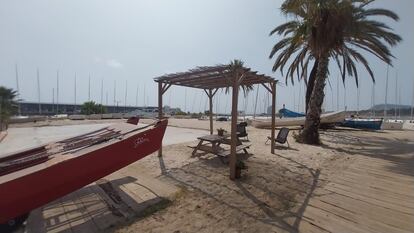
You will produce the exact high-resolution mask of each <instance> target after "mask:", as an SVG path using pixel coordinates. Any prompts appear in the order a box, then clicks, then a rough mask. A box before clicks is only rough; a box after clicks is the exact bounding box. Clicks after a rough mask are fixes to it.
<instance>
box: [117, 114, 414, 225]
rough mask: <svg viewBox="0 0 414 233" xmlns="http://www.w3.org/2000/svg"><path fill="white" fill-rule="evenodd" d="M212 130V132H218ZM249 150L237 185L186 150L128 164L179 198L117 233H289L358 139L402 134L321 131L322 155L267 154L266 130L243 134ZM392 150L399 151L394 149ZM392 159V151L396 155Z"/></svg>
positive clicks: (297, 151)
mask: <svg viewBox="0 0 414 233" xmlns="http://www.w3.org/2000/svg"><path fill="white" fill-rule="evenodd" d="M217 123H218V124H217ZM170 124H171V125H172V126H176V127H184V126H185V127H190V128H195V129H208V127H209V123H208V121H198V120H179V119H171V120H170ZM229 126H230V125H229V123H228V122H215V126H214V127H215V128H218V127H223V128H225V129H229ZM248 133H249V139H250V143H251V144H252V147H251V148H250V149H249V152H250V153H251V155H250V156H249V157H248V158H246V164H247V165H248V170H246V171H243V177H242V179H240V180H238V181H236V182H233V181H230V180H229V169H228V166H226V165H224V164H223V163H222V162H221V161H220V160H219V159H218V158H217V157H215V156H213V155H200V156H195V157H193V156H191V151H192V150H191V149H190V148H188V147H187V146H188V145H189V144H190V145H195V144H196V141H194V142H193V143H184V144H177V145H171V146H167V147H165V148H164V156H163V157H162V158H158V157H156V156H149V157H147V158H145V159H143V160H141V161H140V162H138V163H136V164H135V167H136V168H143V169H145V170H146V171H148V172H150V173H151V174H152V175H153V176H157V177H159V179H162V180H165V181H167V182H170V183H173V184H176V185H178V186H180V187H182V188H183V189H184V190H185V191H184V192H183V195H182V196H181V197H180V198H178V199H177V200H176V201H175V202H174V203H173V204H172V206H170V207H168V208H167V209H164V210H162V211H160V212H158V213H155V214H153V215H151V216H149V217H147V218H144V219H141V220H137V221H136V222H134V223H132V224H130V225H129V226H123V227H121V228H119V229H117V230H116V232H295V227H297V226H295V224H297V218H296V216H297V215H298V213H300V211H301V210H300V208H301V207H302V203H303V202H304V201H305V200H306V199H307V198H309V196H310V195H311V194H312V191H313V190H314V189H315V188H318V187H323V186H324V185H325V184H326V183H327V182H329V180H330V179H331V177H335V175H336V174H340V172H341V171H343V170H346V168H347V167H348V166H350V165H351V164H352V163H353V161H354V159H355V158H356V156H355V153H357V151H358V150H361V149H364V147H366V145H365V144H364V143H362V140H363V138H364V137H385V138H387V137H389V138H393V137H395V134H396V133H399V134H402V135H403V136H407V137H411V138H413V137H412V134H410V133H407V132H386V133H376V132H363V131H359V130H356V131H354V130H329V131H322V133H321V138H322V140H323V142H324V145H323V146H322V147H317V146H309V145H304V144H298V143H296V142H295V140H294V139H293V138H292V135H293V134H295V133H297V131H291V134H290V136H289V142H290V148H289V149H286V148H284V147H283V146H282V147H278V150H277V151H276V154H275V155H274V154H271V153H270V145H265V140H266V137H267V136H268V135H270V131H269V130H263V129H255V128H253V127H248ZM395 150H398V148H396V149H395ZM395 152H397V151H395Z"/></svg>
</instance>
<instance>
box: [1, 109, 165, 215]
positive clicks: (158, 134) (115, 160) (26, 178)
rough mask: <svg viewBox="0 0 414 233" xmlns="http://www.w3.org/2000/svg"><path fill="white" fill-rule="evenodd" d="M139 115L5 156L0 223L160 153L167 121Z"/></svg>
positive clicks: (3, 159) (2, 163)
mask: <svg viewBox="0 0 414 233" xmlns="http://www.w3.org/2000/svg"><path fill="white" fill-rule="evenodd" d="M137 123H138V118H136V117H135V119H134V118H132V119H129V120H128V121H127V122H123V123H118V124H113V125H110V126H108V127H105V128H102V129H99V130H96V131H93V132H89V133H87V134H83V135H80V136H77V137H73V138H69V139H65V140H62V141H58V142H53V143H49V144H46V145H43V146H40V147H36V148H32V149H29V150H25V151H21V152H18V153H14V154H9V155H7V156H6V157H2V158H0V197H1V198H0V223H6V222H8V223H10V222H12V223H13V222H22V221H21V219H22V218H24V217H23V216H27V214H28V213H29V212H30V211H31V210H33V209H35V208H38V207H40V206H42V205H45V204H47V203H49V202H51V201H53V200H56V199H58V198H59V197H62V196H64V195H66V194H68V193H71V192H73V191H75V190H77V189H80V188H82V187H83V186H85V185H87V184H90V183H92V182H94V181H96V180H98V179H100V178H102V177H104V176H107V175H109V174H111V173H113V172H115V171H117V170H119V169H121V168H123V167H125V166H127V165H129V164H131V163H133V162H135V161H137V160H140V159H142V158H144V157H145V156H147V155H149V154H151V153H153V152H155V151H157V150H158V149H159V148H160V146H161V142H162V139H163V137H164V133H165V129H166V127H167V124H168V121H167V120H161V121H157V122H155V123H153V124H150V125H147V126H145V127H137V126H136V124H137Z"/></svg>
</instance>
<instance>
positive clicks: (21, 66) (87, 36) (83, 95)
mask: <svg viewBox="0 0 414 233" xmlns="http://www.w3.org/2000/svg"><path fill="white" fill-rule="evenodd" d="M281 2H282V1H278V0H257V1H252V0H208V1H207V0H204V1H201V0H146V1H144V0H141V1H139V0H117V1H116V0H49V1H44V0H42V1H40V0H30V1H29V0H26V1H24V0H1V1H0V32H1V36H0V85H4V86H7V87H11V88H16V79H15V64H17V66H18V73H19V82H20V93H21V97H22V98H23V99H24V100H27V101H37V81H36V69H37V68H39V71H40V86H41V87H40V90H41V97H40V98H41V101H42V102H51V101H52V88H55V89H56V72H57V70H59V76H60V81H59V84H60V85H59V102H63V103H73V102H74V77H75V73H76V75H77V102H78V103H79V102H83V101H85V100H87V99H88V75H89V74H90V75H91V98H92V99H93V100H95V101H97V102H101V82H102V80H103V82H104V88H103V90H104V91H103V100H102V102H103V104H106V93H108V103H109V104H113V103H114V82H115V81H116V101H118V102H119V104H120V105H124V98H125V87H126V82H127V83H128V85H127V88H128V91H127V92H128V93H127V104H128V105H135V104H136V103H137V102H136V90H137V87H138V105H144V104H147V105H156V103H157V94H156V91H157V88H156V85H155V83H154V81H153V78H154V77H157V76H160V75H163V74H165V73H168V72H179V71H185V70H187V69H190V68H194V67H195V66H203V65H215V64H219V63H228V62H229V61H231V60H232V59H235V58H237V59H242V60H243V61H244V62H245V64H246V65H247V66H248V67H251V68H252V69H253V70H258V71H259V72H261V73H265V74H267V75H271V76H273V77H275V78H277V79H281V81H282V83H283V85H281V86H278V93H277V105H278V106H277V107H278V108H280V107H281V105H282V104H283V103H285V104H286V106H287V107H288V108H291V109H295V110H298V109H299V110H303V102H304V100H303V96H304V86H303V83H301V84H299V83H297V82H296V83H295V85H294V86H292V85H291V84H290V83H289V85H288V86H286V85H285V84H284V83H285V82H284V81H285V80H284V79H283V78H281V76H280V73H272V71H271V68H272V64H273V61H272V60H269V59H268V55H269V52H270V50H271V48H272V46H273V45H274V44H275V43H276V42H277V40H279V39H280V38H278V37H269V32H270V31H271V30H272V29H273V28H274V27H275V26H277V25H279V24H281V23H284V22H286V20H287V19H286V18H285V17H284V16H283V15H281V13H280V10H279V7H280V5H281ZM375 5H376V6H380V7H383V8H388V9H391V10H393V11H395V12H396V13H397V14H398V15H399V16H400V18H401V20H400V22H398V23H390V25H391V26H392V27H394V29H395V31H396V32H397V33H399V34H400V35H401V36H402V37H403V40H404V41H403V42H402V43H401V44H400V45H399V46H398V47H396V48H394V49H393V53H394V55H395V56H396V58H397V59H396V60H395V61H394V68H391V69H390V76H389V77H390V78H389V80H390V81H389V93H388V103H394V102H395V89H396V88H395V76H396V72H397V71H398V76H399V79H398V82H399V84H398V88H397V89H401V92H400V93H401V95H400V96H401V98H400V99H401V103H402V104H411V101H412V93H413V79H414V74H413V72H411V70H412V67H413V65H414V64H413V61H414V51H413V45H412V44H413V42H414V30H413V26H412V24H413V22H414V14H413V13H412V10H413V9H414V1H412V0H379V1H377V2H376V3H375ZM368 58H369V62H370V64H371V65H372V68H373V70H374V73H375V76H376V80H377V84H376V87H375V92H376V93H375V94H376V95H375V96H376V98H375V103H376V104H378V103H383V102H384V98H385V97H384V96H385V77H386V65H384V64H383V63H381V62H379V61H378V59H375V58H374V57H372V56H368ZM360 70H361V72H360V78H361V89H360V109H363V108H368V107H369V106H370V105H371V102H372V100H371V96H372V82H371V80H370V78H369V77H368V76H367V74H366V73H365V71H363V70H362V69H360ZM337 77H338V72H337V70H336V69H334V68H332V69H331V76H330V80H331V81H330V83H331V87H332V88H331V87H329V85H328V91H327V96H326V99H325V108H326V109H328V110H336V108H337V98H338V104H339V108H340V109H341V108H343V106H344V88H343V85H342V83H340V85H339V86H338V89H339V93H337ZM144 89H145V93H144ZM255 91H256V90H255ZM332 92H333V93H334V94H332ZM259 93H260V94H259V101H258V110H257V111H258V112H262V111H263V109H264V106H265V105H266V104H267V101H268V96H267V94H266V92H265V90H264V88H260V89H259ZM357 96H358V95H357V90H356V87H355V82H354V80H353V79H349V80H348V81H347V82H346V101H345V102H346V104H347V105H348V109H356V108H357V101H356V100H357ZM185 97H187V100H185ZM216 97H218V98H217V99H220V101H217V100H215V103H217V105H216V107H217V108H218V111H219V112H229V111H230V95H228V96H226V95H225V94H224V93H220V92H219V93H218V94H217V95H216ZM55 98H56V97H55ZM144 99H145V103H144ZM398 99H399V96H397V101H398ZM206 100H207V98H206V96H205V94H204V92H202V91H201V90H195V89H189V88H182V87H172V88H170V89H169V90H168V91H167V93H166V94H165V96H164V103H165V104H167V105H172V106H174V107H181V108H185V109H184V110H187V111H200V110H203V109H205V107H206V106H207V105H206V103H207V102H206ZM254 102H255V92H254V93H250V94H249V95H248V97H247V99H245V98H241V100H240V103H239V109H240V110H243V109H245V108H246V109H247V111H248V112H252V111H253V105H254Z"/></svg>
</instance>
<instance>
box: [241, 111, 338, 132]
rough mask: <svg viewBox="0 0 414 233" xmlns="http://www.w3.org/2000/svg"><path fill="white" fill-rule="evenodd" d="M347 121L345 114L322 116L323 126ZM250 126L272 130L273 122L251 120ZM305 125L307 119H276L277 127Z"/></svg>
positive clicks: (336, 113)
mask: <svg viewBox="0 0 414 233" xmlns="http://www.w3.org/2000/svg"><path fill="white" fill-rule="evenodd" d="M344 119H345V112H331V113H326V114H322V115H321V124H334V123H338V122H342V121H343V120H344ZM249 122H250V125H252V126H253V127H256V128H260V129H268V128H271V124H272V122H271V120H270V119H269V120H259V119H252V120H249ZM304 124H305V117H293V118H282V119H279V118H277V119H276V127H286V126H302V125H304Z"/></svg>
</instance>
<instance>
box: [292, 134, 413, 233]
mask: <svg viewBox="0 0 414 233" xmlns="http://www.w3.org/2000/svg"><path fill="white" fill-rule="evenodd" d="M393 141H394V142H386V141H378V142H376V143H372V142H369V143H371V144H372V145H373V146H378V149H375V150H374V151H372V150H371V149H369V148H366V149H364V150H362V151H361V150H358V152H359V154H357V155H356V160H355V161H353V163H352V165H351V166H350V167H349V168H348V169H346V170H345V171H343V172H341V173H340V174H335V175H334V177H328V179H329V180H330V182H329V183H328V184H327V185H326V186H324V187H323V188H316V189H315V191H314V193H313V195H312V197H311V198H310V200H309V201H308V203H305V204H304V206H305V210H304V212H303V215H302V218H301V221H300V223H299V231H300V232H335V233H336V232H344V233H345V232H353V233H366V232H372V233H379V232H384V233H388V232H401V233H402V232H406V233H410V232H411V233H412V232H414V143H413V142H410V141H408V142H407V141H403V140H399V139H397V138H396V139H395V140H393ZM381 144H382V146H381ZM394 150H395V152H396V151H398V153H394V152H393V151H394ZM355 152H356V151H355ZM322 176H323V175H322ZM325 178H327V177H325Z"/></svg>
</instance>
